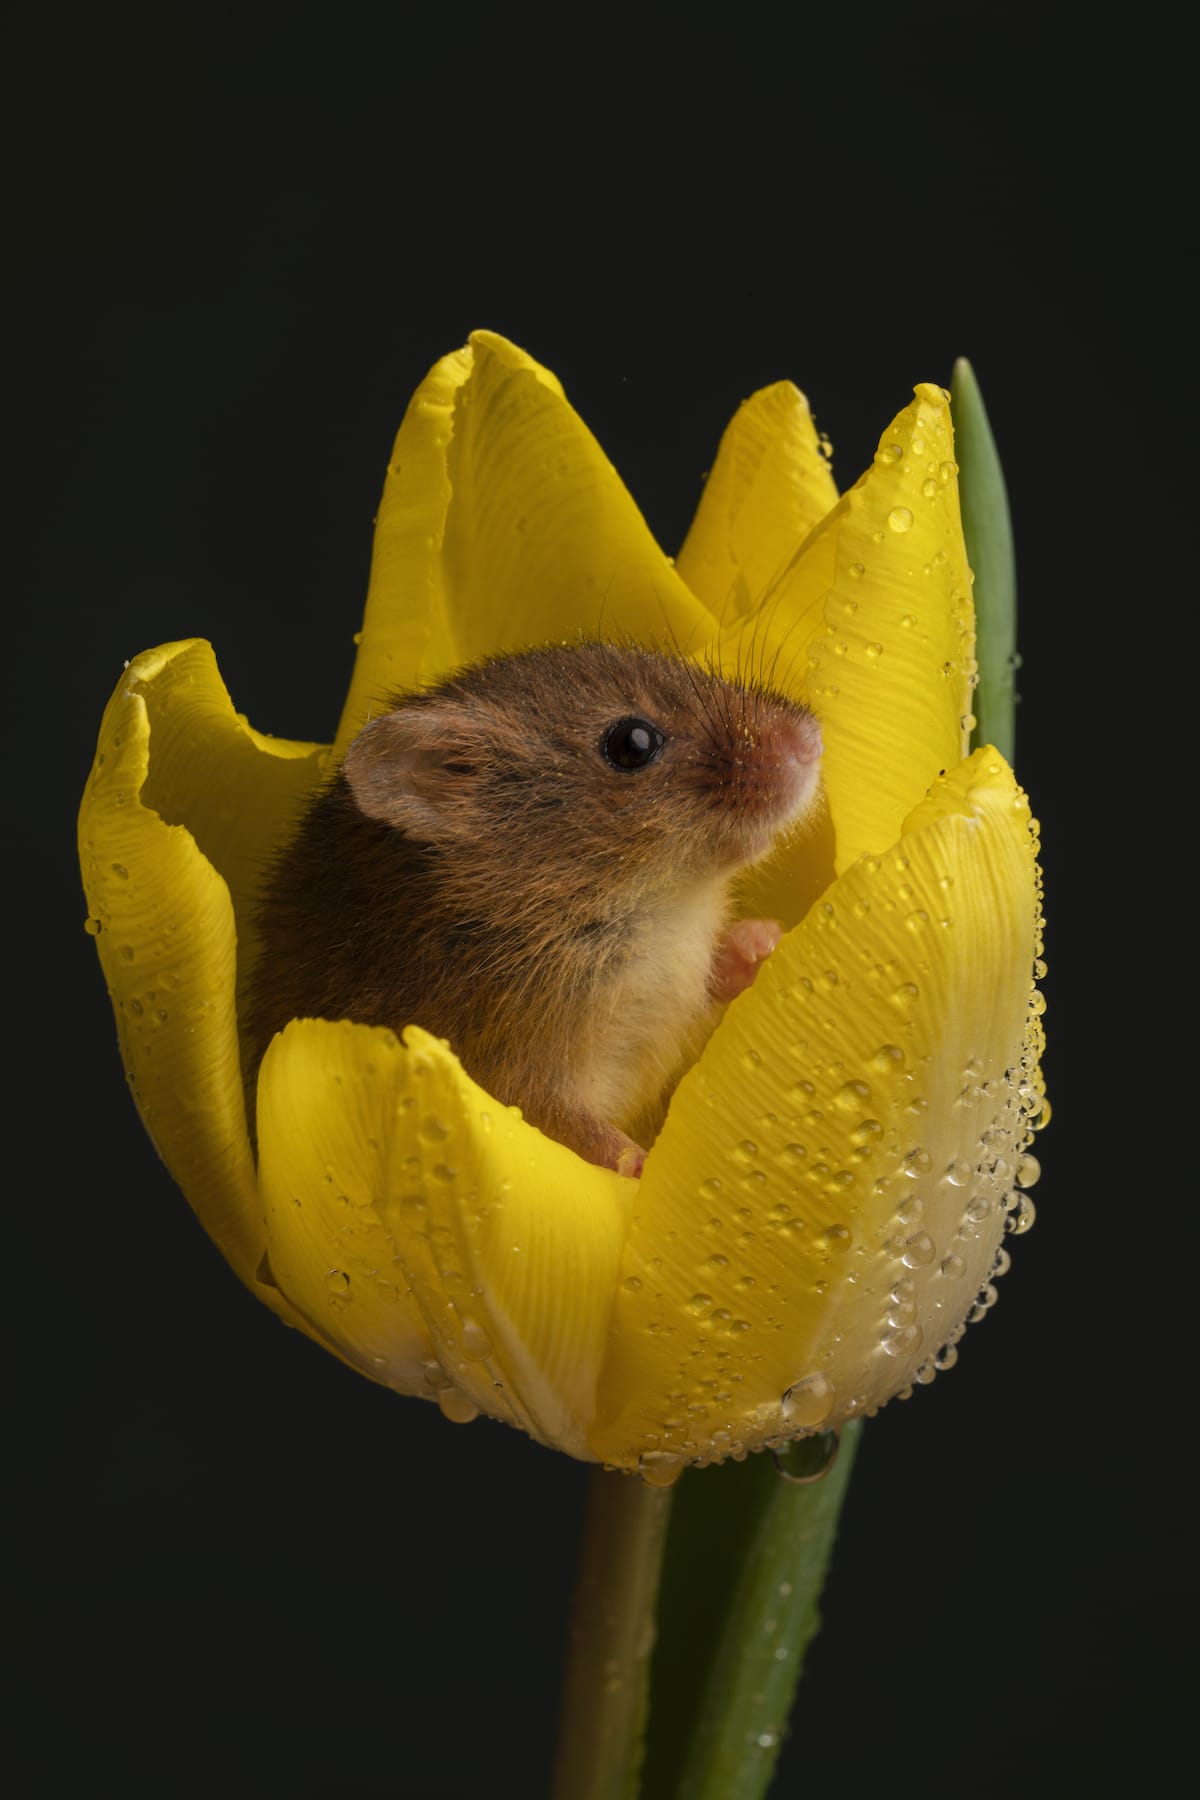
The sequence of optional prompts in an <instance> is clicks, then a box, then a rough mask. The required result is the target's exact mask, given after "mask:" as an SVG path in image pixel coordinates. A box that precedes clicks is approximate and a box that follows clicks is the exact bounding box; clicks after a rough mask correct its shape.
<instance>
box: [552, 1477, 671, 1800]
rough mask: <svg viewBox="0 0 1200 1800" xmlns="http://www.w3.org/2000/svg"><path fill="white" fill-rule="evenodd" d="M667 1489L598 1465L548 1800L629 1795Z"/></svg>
mask: <svg viewBox="0 0 1200 1800" xmlns="http://www.w3.org/2000/svg"><path fill="white" fill-rule="evenodd" d="M670 1510H671V1492H670V1490H669V1489H667V1488H655V1487H648V1486H647V1485H646V1483H645V1482H643V1481H640V1480H639V1479H638V1478H637V1477H636V1476H629V1475H617V1474H611V1473H609V1472H607V1471H605V1470H601V1469H597V1470H595V1471H594V1472H593V1474H592V1478H591V1489H590V1492H589V1496H588V1507H587V1516H586V1519H585V1521H584V1531H583V1551H582V1555H581V1558H580V1566H579V1579H578V1584H577V1586H576V1590H575V1601H574V1606H573V1610H572V1615H571V1628H570V1635H569V1639H568V1651H567V1672H566V1679H565V1683H564V1688H563V1702H562V1712H561V1717H560V1721H559V1738H558V1752H557V1756H556V1758H555V1769H554V1788H553V1797H554V1800H631V1796H633V1795H634V1794H636V1792H637V1781H638V1771H639V1769H640V1767H641V1760H642V1743H643V1733H644V1731H645V1725H646V1712H647V1707H648V1687H649V1671H650V1653H651V1651H652V1650H653V1648H654V1639H655V1635H656V1626H655V1607H656V1605H657V1601H658V1583H659V1575H660V1572H661V1569H662V1554H663V1545H664V1543H665V1542H666V1530H667V1519H668V1517H669V1515H670Z"/></svg>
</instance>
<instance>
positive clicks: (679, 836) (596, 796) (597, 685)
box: [343, 644, 821, 889]
mask: <svg viewBox="0 0 1200 1800" xmlns="http://www.w3.org/2000/svg"><path fill="white" fill-rule="evenodd" d="M820 755H821V735H820V728H819V726H818V724H817V722H816V720H815V718H814V717H813V715H812V714H811V713H810V712H809V711H808V710H807V709H806V708H805V707H803V706H800V705H798V704H797V703H796V702H793V701H790V700H788V699H785V698H783V697H782V696H780V695H777V694H773V693H771V692H769V691H767V690H764V689H762V688H757V687H751V686H746V687H743V686H740V685H738V684H737V683H734V682H730V681H726V680H724V679H723V678H721V677H719V676H717V675H714V674H712V673H710V672H709V671H707V670H704V669H702V668H699V667H696V666H694V665H692V664H690V663H687V662H685V661H684V660H683V659H682V658H679V657H673V656H666V655H662V654H658V653H655V652H651V651H645V650H633V649H624V648H616V647H612V646H604V645H598V644H582V645H577V646H573V647H572V646H555V647H551V648H549V649H544V650H534V651H528V652H525V653H523V654H521V655H518V656H511V657H505V658H497V659H494V660H493V661H491V662H489V663H484V664H481V665H479V666H478V667H476V668H473V669H470V670H467V671H466V672H465V673H463V674H461V675H458V676H456V677H455V678H454V679H453V680H451V681H450V682H448V683H446V684H445V685H444V686H443V687H441V688H438V689H437V690H435V691H433V692H430V693H427V694H420V695H415V696H412V697H409V698H407V699H405V700H403V701H401V702H400V703H399V705H398V706H397V707H396V709H395V710H394V711H392V712H389V713H386V714H384V715H383V716H382V717H380V718H378V719H375V720H373V721H372V722H371V723H370V724H368V725H367V726H366V727H365V728H364V729H363V731H362V732H360V733H359V735H358V737H357V738H356V739H355V740H354V742H353V743H352V744H351V746H350V749H349V751H348V752H347V755H346V759H345V763H344V766H343V773H344V776H345V779H346V782H347V784H348V786H349V789H350V791H351V793H352V795H353V797H354V800H355V802H356V804H357V805H358V807H359V808H360V810H361V811H362V812H363V813H364V814H365V815H367V816H368V817H369V818H372V819H375V820H377V821H378V822H380V823H384V824H387V825H390V826H392V827H394V828H395V829H397V830H399V831H402V832H403V833H404V834H405V835H406V836H407V837H409V838H410V839H412V840H414V841H416V842H417V843H422V844H427V845H429V846H431V847H433V848H434V849H435V851H440V852H442V853H450V852H453V856H454V858H455V859H460V860H462V861H464V862H466V863H468V864H474V865H477V866H478V865H482V864H488V863H490V864H496V865H497V867H498V868H503V869H505V870H507V872H508V874H509V877H510V879H519V876H520V868H521V862H522V858H523V857H524V856H528V858H529V859H530V862H531V863H532V864H535V865H536V866H537V868H538V870H539V880H541V881H543V882H545V881H547V880H549V881H551V882H555V881H557V882H559V883H561V884H562V885H563V886H564V888H565V889H575V888H578V887H579V886H580V885H584V884H586V885H587V886H590V887H595V886H596V885H597V884H599V885H600V886H601V887H607V886H611V885H612V884H614V883H616V884H620V885H623V886H625V887H626V888H628V887H629V886H630V884H632V885H633V886H635V887H637V888H639V889H643V888H645V887H647V886H654V885H656V884H663V885H666V886H672V885H676V886H677V885H679V884H680V883H681V882H686V881H689V880H696V879H700V878H703V877H704V876H706V875H710V874H716V873H720V872H722V871H731V870H732V869H734V868H736V867H739V866H741V865H744V864H746V863H749V862H752V861H755V860H757V859H758V858H759V857H761V856H762V855H764V854H765V853H766V851H767V850H768V849H769V848H770V846H771V844H772V843H773V842H774V840H775V838H776V837H777V835H778V834H779V832H780V831H781V830H782V829H783V828H784V827H785V826H787V825H788V824H790V823H792V822H793V821H795V820H796V819H798V818H800V817H802V816H803V815H804V814H805V813H807V812H808V811H809V810H810V809H811V807H812V805H813V802H814V799H815V797H816V793H817V788H818V780H819V763H820ZM439 860H442V858H439ZM445 860H446V861H449V860H451V858H450V856H449V854H446V856H445Z"/></svg>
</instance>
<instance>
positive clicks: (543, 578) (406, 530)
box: [338, 332, 711, 753]
mask: <svg viewBox="0 0 1200 1800" xmlns="http://www.w3.org/2000/svg"><path fill="white" fill-rule="evenodd" d="M623 634H624V635H631V636H634V637H636V638H637V639H638V640H639V641H645V642H654V641H659V642H662V643H665V644H671V643H677V644H680V645H683V646H686V647H693V646H695V647H699V646H700V645H702V644H703V643H705V642H707V640H708V638H709V636H710V635H711V625H710V622H709V619H708V615H707V614H706V612H705V610H704V608H703V607H702V606H701V605H700V604H699V602H698V601H697V600H696V599H695V597H694V596H693V595H692V594H690V593H689V592H688V590H687V588H686V587H685V586H684V584H683V582H682V581H681V580H680V579H679V577H678V575H677V574H676V573H675V570H674V568H673V567H672V566H671V563H670V562H669V561H668V559H667V557H666V556H665V555H664V554H663V552H662V551H661V550H660V549H659V547H658V546H657V544H656V543H655V542H654V539H653V538H652V537H651V535H650V532H649V530H648V528H647V526H646V524H645V521H644V520H643V518H642V516H641V514H640V513H639V512H638V510H637V507H636V506H635V505H634V503H633V501H632V499H631V498H630V496H629V494H628V492H627V491H626V489H625V487H624V486H623V484H622V482H621V480H620V478H619V476H618V475H617V473H616V470H615V469H614V468H613V466H612V464H611V463H610V462H609V460H608V458H607V457H606V456H605V454H604V452H603V450H602V449H601V448H600V446H599V444H598V443H597V442H596V440H595V438H594V437H593V436H592V434H591V433H590V432H589V431H588V429H587V427H586V426H585V425H584V423H583V421H582V420H581V419H580V418H579V416H578V414H577V413H576V412H575V411H574V410H573V408H572V407H571V406H570V405H569V404H568V402H567V401H566V400H565V399H564V398H563V394H562V390H561V388H560V387H559V385H558V383H557V381H556V380H555V379H554V377H553V376H551V375H550V374H549V373H548V371H547V370H545V369H543V368H541V367H540V366H539V365H538V364H537V363H535V362H534V361H533V359H532V358H531V357H528V356H526V355H525V354H524V353H523V352H522V351H520V350H518V349H516V347H515V346H514V345H512V344H510V343H508V342H507V341H506V340H505V339H504V338H501V337H497V336H496V335H495V334H494V333H492V332H476V333H475V334H474V335H473V337H472V338H471V342H470V346H469V347H468V349H466V350H464V351H460V352H458V353H457V354H456V355H455V356H452V357H447V358H445V359H444V360H443V361H442V362H440V363H439V364H438V365H437V366H436V367H435V369H434V370H433V371H432V373H431V374H430V376H429V377H428V378H427V380H426V381H425V383H424V384H423V385H422V387H421V388H420V389H419V390H418V392H417V395H416V398H415V399H414V400H413V402H412V405H411V406H410V407H409V411H408V414H407V415H406V417H405V420H404V423H403V425H402V426H401V428H400V433H399V436H398V437H397V439H396V446H395V450H394V452H393V455H392V462H391V466H390V468H389V471H388V477H387V484H386V486H385V489H384V497H383V502H382V505H381V507H380V512H379V519H378V524H377V528H376V538H375V551H374V557H373V561H372V573H371V585H370V590H369V594H368V600H367V612H366V617H365V619H364V622H363V632H362V645H361V649H360V652H359V658H358V663H357V666H356V668H355V673H354V679H353V682H352V685H351V690H350V697H349V700H348V701H347V705H346V710H345V713H344V714H343V717H342V724H341V727H340V729H339V732H338V751H339V753H340V752H341V751H342V750H344V749H345V746H346V745H347V744H348V743H349V741H350V739H351V738H352V737H353V736H354V734H355V733H356V732H357V731H358V730H359V729H360V727H361V726H362V724H363V723H364V722H365V720H366V719H367V718H368V717H369V715H370V713H371V711H372V710H373V709H374V710H378V708H379V707H380V706H381V705H382V704H384V703H386V701H387V699H388V697H389V696H390V695H392V694H394V693H395V692H397V691H398V690H400V689H404V688H411V687H415V686H417V685H420V684H421V683H428V682H433V681H437V680H438V679H440V678H442V677H444V676H445V675H446V674H447V673H449V672H450V671H451V670H452V669H454V668H456V667H458V666H459V665H461V664H462V663H464V662H470V661H473V660H475V659H477V658H479V657H481V656H486V655H491V654H494V653H496V652H499V651H505V650H515V649H520V648H523V647H525V646H527V645H531V644H537V643H546V642H557V641H565V640H573V639H577V638H579V637H581V636H582V637H586V638H596V637H604V638H606V639H612V638H615V637H619V636H621V635H623Z"/></svg>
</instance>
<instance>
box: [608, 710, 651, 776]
mask: <svg viewBox="0 0 1200 1800" xmlns="http://www.w3.org/2000/svg"><path fill="white" fill-rule="evenodd" d="M666 741H667V740H666V737H665V736H664V734H663V733H662V732H661V731H660V730H659V729H658V726H657V725H652V724H651V723H650V721H649V719H618V720H617V722H616V724H615V725H610V726H609V727H608V730H607V731H606V732H605V733H604V736H603V737H602V738H601V739H600V754H601V755H602V756H603V757H604V759H605V761H606V762H609V763H611V764H612V766H613V768H614V769H644V768H645V767H646V765H647V763H652V762H653V761H654V759H655V758H656V757H657V755H658V753H659V751H660V750H661V749H662V747H663V745H664V744H665V743H666Z"/></svg>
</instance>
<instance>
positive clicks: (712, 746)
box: [248, 643, 822, 1175]
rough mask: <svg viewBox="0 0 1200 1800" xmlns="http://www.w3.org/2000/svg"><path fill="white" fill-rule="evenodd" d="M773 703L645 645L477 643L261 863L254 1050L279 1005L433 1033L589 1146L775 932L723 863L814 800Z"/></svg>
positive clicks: (669, 1063) (569, 1139)
mask: <svg viewBox="0 0 1200 1800" xmlns="http://www.w3.org/2000/svg"><path fill="white" fill-rule="evenodd" d="M821 748H822V746H821V732H820V727H819V725H818V724H817V721H816V719H815V717H814V716H813V714H812V713H810V712H809V711H808V710H807V708H805V707H804V706H802V705H800V704H798V703H797V702H795V701H792V700H788V699H785V698H784V697H783V696H781V695H779V694H776V693H772V692H770V691H768V690H767V689H765V688H763V687H760V686H758V685H756V684H751V685H747V686H740V685H738V684H737V683H736V682H733V681H727V680H725V679H723V678H721V677H719V676H717V675H715V674H713V673H710V672H708V671H707V670H705V669H703V668H700V667H698V666H696V665H694V664H692V663H689V662H687V661H685V660H684V659H683V658H682V657H680V656H675V655H668V654H664V653H661V652H657V651H650V650H642V649H635V648H629V647H624V646H622V647H616V646H612V645H607V644H599V643H579V644H575V645H554V646H550V647H548V648H540V649H534V650H526V651H522V652H520V653H518V654H515V655H507V656H496V657H493V658H490V659H488V660H485V661H483V662H480V663H477V664H475V665H474V666H472V667H470V668H467V669H464V670H462V671H461V672H460V673H458V674H456V675H454V676H453V677H452V678H451V679H449V680H448V681H446V682H444V683H443V684H442V685H441V686H439V687H437V688H434V689H431V690H429V691H426V692H423V693H416V694H406V695H404V696H402V697H401V698H399V699H398V700H397V701H396V702H395V704H394V707H393V708H392V710H390V711H387V712H384V713H383V714H381V715H380V716H379V717H377V718H374V719H372V720H371V721H370V722H369V723H368V724H367V725H366V726H364V727H363V729H362V731H360V732H359V734H358V736H357V737H356V738H355V739H354V740H353V742H352V743H351V745H350V747H349V749H348V750H347V752H346V756H345V759H344V761H343V763H342V766H341V768H340V770H339V771H338V773H337V775H336V776H335V777H334V779H333V781H332V782H331V783H330V785H329V786H328V787H327V788H325V789H324V791H323V792H322V793H321V794H320V795H319V797H318V798H317V800H316V801H315V802H314V803H313V805H312V807H311V808H310V810H309V811H308V813H307V815H306V816H305V818H304V819H303V821H302V823H301V824H300V827H299V830H298V832H297V833H296V835H295V837H294V838H293V840H292V841H291V843H290V844H289V845H288V846H287V847H286V848H285V849H284V851H283V853H282V855H281V856H280V857H279V859H278V861H277V863H276V864H275V866H274V868H273V870H272V872H271V874H270V876H269V879H268V882H267V885H266V888H265V891H264V895H263V901H262V906H261V910H260V918H259V922H260V926H261V930H262V954H261V957H260V959H259V962H258V966H257V971H256V976H255V981H254V987H253V993H252V999H251V1006H250V1012H249V1019H248V1026H249V1032H250V1039H251V1057H252V1063H251V1069H252V1073H253V1072H256V1071H257V1068H258V1064H259V1061H260V1060H261V1057H262V1054H263V1052H264V1050H265V1049H266V1046H267V1044H268V1043H269V1042H270V1040H271V1037H272V1036H273V1035H274V1033H275V1032H277V1031H280V1030H282V1028H283V1026H284V1025H286V1024H287V1022H288V1021H289V1020H290V1019H294V1018H303V1017H316V1018H324V1019H355V1020H359V1021H361V1022H362V1023H365V1024H369V1025H387V1026H391V1027H392V1028H393V1029H394V1030H395V1031H397V1032H399V1031H400V1030H402V1028H403V1027H404V1026H405V1025H409V1024H418V1025H421V1026H423V1027H424V1028H425V1029H426V1030H427V1031H430V1032H432V1033H433V1034H434V1035H435V1036H438V1037H444V1038H446V1039H448V1040H449V1043H450V1045H451V1047H452V1049H453V1050H454V1051H455V1052H456V1054H457V1055H458V1056H459V1057H460V1059H461V1060H462V1063H463V1066H464V1067H465V1068H466V1070H467V1072H468V1074H469V1075H471V1076H472V1077H473V1079H474V1080H476V1081H477V1082H479V1083H480V1085H481V1086H482V1087H484V1088H486V1089H487V1090H488V1092H489V1093H491V1094H493V1095H494V1096H495V1097H496V1099H497V1100H499V1101H501V1102H503V1103H505V1104H509V1105H512V1104H516V1105H519V1106H520V1107H521V1109H522V1111H523V1113H524V1115H525V1117H526V1118H527V1119H528V1120H529V1121H530V1122H531V1123H532V1124H534V1125H536V1126H538V1127H539V1128H540V1129H541V1130H542V1131H544V1132H545V1133H546V1134H547V1135H548V1136H549V1137H552V1138H556V1139H558V1140H559V1141H560V1142H561V1143H564V1144H567V1145H569V1146H570V1147H571V1148H572V1149H574V1150H576V1151H577V1152H578V1153H579V1155H581V1156H583V1157H586V1158H587V1159H588V1160H590V1161H592V1162H595V1163H600V1164H603V1165H606V1166H608V1167H610V1168H615V1169H618V1170H619V1171H620V1172H621V1173H622V1174H630V1175H637V1174H640V1173H641V1167H642V1163H643V1162H644V1160H645V1152H644V1151H643V1150H642V1149H641V1148H640V1147H639V1146H638V1145H637V1144H635V1143H634V1142H633V1140H632V1139H631V1138H630V1137H628V1136H627V1135H626V1134H625V1132H624V1131H623V1130H621V1129H620V1122H621V1121H623V1120H624V1121H626V1122H628V1121H629V1119H630V1118H631V1117H632V1115H633V1114H634V1113H635V1112H636V1111H637V1109H638V1108H639V1106H641V1105H642V1104H644V1103H645V1102H646V1101H648V1100H653V1099H654V1098H656V1097H657V1095H658V1094H660V1093H661V1092H662V1090H663V1087H664V1085H665V1083H666V1081H667V1079H668V1077H669V1076H670V1074H671V1073H672V1072H673V1070H674V1069H675V1067H676V1066H677V1063H678V1059H679V1056H680V1053H681V1050H682V1049H683V1047H684V1045H685V1044H686V1041H687V1039H688V1037H689V1035H690V1034H691V1032H692V1030H693V1029H694V1027H695V1026H696V1025H697V1024H698V1023H699V1021H700V1020H702V1018H703V1017H704V1015H705V1014H706V1012H707V1011H708V1010H709V1009H710V1008H711V1007H712V1006H713V1005H714V1004H715V1003H716V1002H718V1001H721V1000H728V999H730V998H732V997H733V995H734V994H736V993H739V992H740V991H741V990H742V989H743V988H745V987H747V986H749V984H750V982H751V981H752V980H753V977H754V971H755V967H756V965H757V963H758V962H759V961H760V960H761V958H762V957H764V956H766V955H767V954H769V952H770V951H771V950H772V949H773V948H774V946H775V944H776V943H777V942H778V939H779V937H780V935H781V932H782V927H781V926H779V925H778V924H776V923H775V922H774V921H771V920H762V919H747V920H741V921H739V922H737V923H736V924H733V925H732V926H730V925H728V923H727V908H728V890H729V885H730V882H731V880H732V878H733V876H734V875H735V874H736V873H737V872H738V871H739V870H740V869H742V868H744V867H746V866H747V865H748V864H750V863H753V862H756V861H758V860H759V859H760V858H761V857H763V856H764V855H766V853H767V852H768V851H769V850H770V849H771V847H772V845H773V843H774V842H775V840H776V838H777V836H778V835H779V834H780V832H782V831H783V830H784V829H785V828H786V827H788V826H790V825H792V824H795V823H797V822H798V821H800V820H802V819H804V818H805V817H806V816H807V815H809V814H811V813H812V811H813V810H814V807H815V805H816V803H817V795H818V789H819V773H820V758H821Z"/></svg>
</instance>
